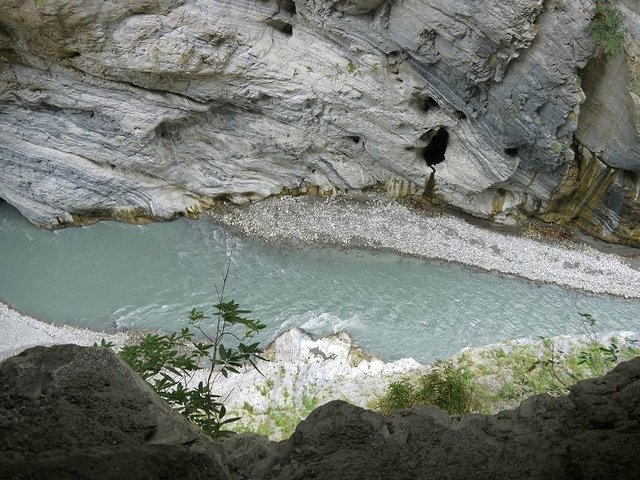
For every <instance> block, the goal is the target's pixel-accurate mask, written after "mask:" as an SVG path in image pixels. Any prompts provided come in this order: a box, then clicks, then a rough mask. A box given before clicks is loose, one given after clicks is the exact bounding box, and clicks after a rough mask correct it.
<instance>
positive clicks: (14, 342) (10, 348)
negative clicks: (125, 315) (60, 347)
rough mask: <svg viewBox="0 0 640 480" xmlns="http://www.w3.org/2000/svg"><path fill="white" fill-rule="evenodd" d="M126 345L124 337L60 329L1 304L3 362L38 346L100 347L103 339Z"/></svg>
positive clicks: (0, 346)
mask: <svg viewBox="0 0 640 480" xmlns="http://www.w3.org/2000/svg"><path fill="white" fill-rule="evenodd" d="M103 338H104V339H105V340H108V341H111V342H113V343H114V344H116V345H124V344H125V342H126V340H127V338H128V336H127V334H125V333H116V334H110V333H104V332H94V331H91V330H85V329H82V328H75V327H69V326H64V327H58V326H56V325H51V324H49V323H45V322H42V321H40V320H36V319H35V318H32V317H29V316H27V315H24V314H22V313H20V312H18V311H17V310H14V309H13V308H11V307H9V306H8V305H6V304H4V303H1V302H0V361H1V360H4V359H5V358H9V357H11V356H12V355H16V354H18V353H20V352H21V351H23V350H25V349H27V348H29V347H35V346H36V345H57V344H64V343H75V344H76V345H93V344H94V343H97V344H100V341H101V340H102V339H103Z"/></svg>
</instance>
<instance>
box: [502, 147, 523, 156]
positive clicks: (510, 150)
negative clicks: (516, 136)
mask: <svg viewBox="0 0 640 480" xmlns="http://www.w3.org/2000/svg"><path fill="white" fill-rule="evenodd" d="M519 151H520V149H519V148H518V147H508V148H505V149H504V153H506V154H507V155H508V156H510V157H516V156H517V155H518V152H519Z"/></svg>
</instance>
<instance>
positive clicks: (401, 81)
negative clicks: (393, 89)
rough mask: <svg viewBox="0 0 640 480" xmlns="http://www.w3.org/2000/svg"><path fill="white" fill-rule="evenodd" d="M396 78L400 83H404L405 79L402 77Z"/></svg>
mask: <svg viewBox="0 0 640 480" xmlns="http://www.w3.org/2000/svg"><path fill="white" fill-rule="evenodd" d="M396 80H397V81H398V82H400V83H404V80H402V79H401V78H400V77H396Z"/></svg>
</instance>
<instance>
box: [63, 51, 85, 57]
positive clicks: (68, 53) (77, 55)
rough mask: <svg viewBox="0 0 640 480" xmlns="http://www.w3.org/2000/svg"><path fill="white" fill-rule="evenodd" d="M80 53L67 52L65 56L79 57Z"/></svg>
mask: <svg viewBox="0 0 640 480" xmlns="http://www.w3.org/2000/svg"><path fill="white" fill-rule="evenodd" d="M80 55H81V53H80V52H65V53H64V58H76V57H79V56H80Z"/></svg>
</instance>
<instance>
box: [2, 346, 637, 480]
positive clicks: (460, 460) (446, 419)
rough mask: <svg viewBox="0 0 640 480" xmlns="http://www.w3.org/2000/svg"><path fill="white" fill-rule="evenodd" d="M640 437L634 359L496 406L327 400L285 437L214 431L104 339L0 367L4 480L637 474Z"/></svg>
mask: <svg viewBox="0 0 640 480" xmlns="http://www.w3.org/2000/svg"><path fill="white" fill-rule="evenodd" d="M248 400H250V399H248ZM639 447H640V359H637V360H634V361H631V362H627V363H624V364H621V365H619V366H618V367H617V368H616V369H615V370H614V371H612V372H611V373H609V374H608V375H607V376H605V377H603V378H601V379H596V380H591V381H585V382H581V383H579V384H578V385H577V386H575V387H574V388H573V389H572V392H571V394H570V395H569V396H567V397H559V398H552V397H549V396H545V395H542V396H537V397H534V398H531V399H529V400H527V401H526V402H524V403H523V404H522V405H521V406H520V407H519V408H517V409H515V410H512V411H507V412H502V413H500V414H498V415H495V416H485V415H468V416H465V417H462V418H457V417H453V418H452V417H450V416H449V415H447V414H445V413H444V412H443V411H441V410H439V409H437V408H435V407H423V408H418V409H413V410H408V411H405V412H401V413H399V414H397V415H395V416H394V417H392V418H384V417H382V416H380V415H378V414H376V413H374V412H370V411H367V410H363V409H361V408H358V407H354V406H352V405H349V404H347V403H344V402H331V403H329V404H327V405H325V406H322V407H320V408H318V409H317V410H316V411H314V412H313V413H312V414H311V415H310V416H309V418H308V419H307V420H305V421H304V422H302V423H301V424H300V425H299V426H298V428H297V430H296V432H295V434H294V435H293V436H292V437H291V438H290V439H289V440H287V441H284V442H280V443H274V442H269V441H268V440H267V439H266V438H263V437H258V436H253V435H238V436H236V437H233V438H232V439H230V440H226V441H224V442H213V441H210V440H209V439H208V438H206V437H204V436H203V435H202V434H200V433H199V432H198V431H197V430H194V429H193V428H192V427H191V426H190V425H189V424H188V423H186V422H185V421H184V420H183V419H182V417H180V416H178V415H176V414H174V413H172V412H171V410H170V409H169V408H168V407H167V406H166V405H164V404H163V403H162V402H161V401H160V400H159V399H157V398H156V397H155V395H154V393H153V392H152V391H151V390H150V389H149V388H148V387H147V386H146V385H145V384H144V383H143V382H142V381H141V380H140V379H138V378H137V377H136V376H135V374H134V373H133V372H132V371H131V370H130V369H129V368H128V367H126V366H125V365H123V364H122V363H121V362H120V360H119V359H118V358H117V357H116V356H115V355H114V354H113V353H111V352H110V351H108V350H104V349H101V348H97V347H94V348H82V347H77V346H73V345H65V346H56V347H50V348H42V347H37V348H33V349H29V350H26V351H25V352H23V353H22V354H21V355H18V356H16V357H12V358H10V359H8V360H6V361H5V362H4V363H3V364H1V365H0V477H1V478H3V479H5V478H11V479H12V478H20V479H32V478H33V479H35V478H37V479H42V478H54V479H55V478H74V479H82V478H91V479H106V478H118V479H119V478H127V479H136V478H171V479H174V478H176V479H177V478H180V479H191V478H211V479H218V478H225V479H226V478H230V479H231V478H237V479H314V478H317V479H320V478H322V479H325V478H326V479H365V478H366V479H416V478H425V479H427V478H428V479H431V478H434V479H440V478H442V479H444V478H464V479H474V478H477V479H487V478H501V479H504V478H541V479H542V478H544V479H548V478H553V479H562V478H593V479H596V478H607V479H610V478H611V479H613V478H619V479H626V478H629V479H631V478H640V464H638V462H637V455H638V451H639Z"/></svg>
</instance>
